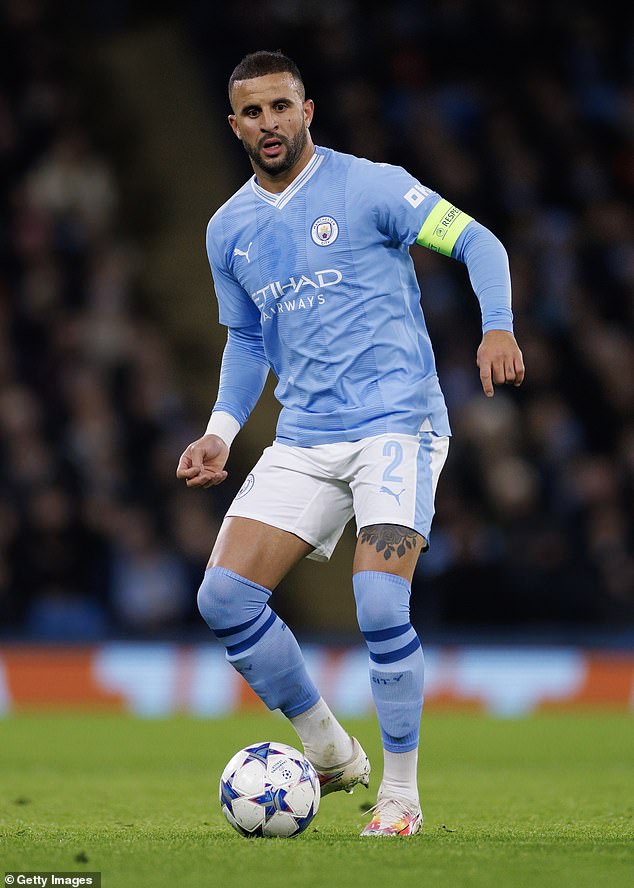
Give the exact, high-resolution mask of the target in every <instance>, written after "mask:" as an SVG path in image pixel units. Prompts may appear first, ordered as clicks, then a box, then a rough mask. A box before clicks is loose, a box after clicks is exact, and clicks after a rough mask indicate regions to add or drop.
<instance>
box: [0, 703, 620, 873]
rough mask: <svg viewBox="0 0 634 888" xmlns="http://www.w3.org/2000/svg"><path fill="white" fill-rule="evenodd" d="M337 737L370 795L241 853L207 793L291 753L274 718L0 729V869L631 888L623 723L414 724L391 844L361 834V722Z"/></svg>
mask: <svg viewBox="0 0 634 888" xmlns="http://www.w3.org/2000/svg"><path fill="white" fill-rule="evenodd" d="M346 726H347V727H348V728H349V729H350V730H351V731H353V732H354V733H355V734H356V735H357V736H358V737H359V739H360V740H361V742H362V743H363V744H364V746H365V747H366V750H367V751H368V753H369V754H370V757H371V759H372V760H373V762H374V763H375V773H374V775H373V780H372V784H371V788H370V791H365V790H363V789H361V788H357V790H356V791H355V793H354V794H353V795H345V794H343V793H337V794H335V795H331V796H328V797H327V798H326V799H324V800H323V803H322V807H321V809H320V812H319V814H318V816H317V818H316V819H315V820H314V821H313V823H312V824H311V826H310V827H309V828H308V830H307V831H306V832H305V833H304V834H303V835H301V836H299V837H297V838H295V839H273V840H271V839H269V840H266V839H254V840H247V839H243V838H241V837H240V836H238V835H237V834H236V833H234V832H233V831H232V830H231V829H230V827H229V825H228V824H227V823H226V822H225V821H224V819H223V817H222V815H221V813H220V808H219V805H218V801H217V784H218V779H219V776H220V773H221V771H222V768H223V767H224V765H225V763H226V762H227V760H228V759H229V758H230V756H231V755H232V754H233V753H234V752H235V751H236V750H238V749H239V748H241V747H242V746H245V745H247V744H248V743H251V742H255V741H258V740H270V739H276V740H281V741H283V742H287V743H292V744H293V743H295V742H296V741H295V739H294V735H293V733H292V730H291V729H290V728H289V726H288V725H287V724H286V723H285V721H284V720H283V719H282V718H281V717H276V716H271V715H268V714H262V715H243V716H236V717H232V718H229V719H225V720H218V721H214V720H211V721H207V720H197V719H193V718H186V717H182V718H172V719H167V720H156V721H155V720H139V719H135V718H132V717H125V716H111V715H103V716H88V715H83V716H80V715H63V716H62V715H57V716H53V715H50V716H47V715H32V716H21V717H12V718H8V719H5V720H3V721H2V720H0V860H1V861H2V863H3V866H2V867H1V868H0V870H1V871H2V873H3V872H4V871H5V870H47V869H59V870H65V871H69V870H74V871H78V872H81V871H95V870H100V871H101V872H102V874H103V876H102V878H103V883H102V884H103V885H104V886H106V888H119V886H123V888H128V886H130V888H132V886H143V888H146V886H148V888H149V886H152V888H163V886H172V885H173V886H177V888H190V886H191V888H193V886H203V885H204V886H218V888H232V886H249V888H250V886H254V888H269V886H285V888H286V886H289V885H290V886H302V888H313V886H314V888H317V886H319V888H322V886H328V885H330V884H332V885H335V886H343V888H348V886H350V888H352V886H365V885H370V886H377V888H378V886H389V888H401V886H403V888H406V886H409V885H410V884H412V883H413V884H416V885H425V886H433V888H444V886H447V888H461V886H469V888H480V886H482V888H484V886H487V888H491V886H494V888H506V886H513V888H524V886H526V888H529V886H530V888H550V886H553V888H555V886H556V888H563V886H566V888H567V886H571V888H572V886H574V888H586V886H587V888H595V886H603V885H605V886H608V885H609V886H611V888H615V886H618V888H620V886H626V885H627V886H631V885H633V884H634V816H633V815H634V720H633V719H632V718H631V717H628V716H626V715H622V716H619V715H589V714H584V715H581V714H578V715H565V714H557V715H554V714H553V715H542V716H539V717H533V718H526V719H517V720H503V721H500V720H495V719H492V718H488V717H484V716H477V715H457V714H452V715H449V714H435V713H430V714H427V715H426V716H425V717H424V721H423V757H422V761H421V768H420V783H421V787H422V792H423V796H422V798H423V809H424V812H425V827H424V831H423V833H422V834H421V835H420V836H417V837H415V838H412V839H396V840H393V839H361V838H359V836H358V833H359V830H360V828H361V827H362V825H363V823H364V822H365V819H364V816H363V813H362V810H361V808H362V807H365V806H367V805H368V804H370V803H372V802H373V801H374V793H375V792H376V788H377V784H378V780H379V777H380V770H381V767H380V765H381V762H380V743H379V736H378V729H377V727H376V724H375V722H374V721H373V720H371V719H367V720H362V721H351V722H346Z"/></svg>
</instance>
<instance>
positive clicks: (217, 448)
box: [176, 435, 229, 487]
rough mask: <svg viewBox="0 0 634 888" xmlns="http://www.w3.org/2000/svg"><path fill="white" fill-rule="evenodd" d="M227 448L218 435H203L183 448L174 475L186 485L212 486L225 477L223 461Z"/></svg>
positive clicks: (227, 455)
mask: <svg viewBox="0 0 634 888" xmlns="http://www.w3.org/2000/svg"><path fill="white" fill-rule="evenodd" d="M228 457H229V448H228V447H227V445H226V444H225V442H224V441H223V440H222V438H219V437H218V435H203V437H202V438H199V439H198V441H194V442H193V444H190V445H189V447H187V448H186V449H185V451H184V452H183V455H182V456H181V458H180V459H179V461H178V468H177V469H176V477H177V478H183V479H184V481H185V483H186V484H187V486H188V487H213V486H214V485H216V484H222V482H223V481H224V480H225V478H226V477H227V473H226V472H225V470H224V468H225V463H226V462H227V459H228Z"/></svg>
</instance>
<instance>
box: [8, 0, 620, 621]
mask: <svg viewBox="0 0 634 888" xmlns="http://www.w3.org/2000/svg"><path fill="white" fill-rule="evenodd" d="M115 5H117V6H118V7H119V8H120V10H121V9H122V7H125V6H126V4H115ZM40 9H45V5H42V4H38V3H35V2H29V3H17V2H16V3H9V4H7V5H6V6H5V7H4V11H3V12H2V13H1V16H2V18H1V20H0V24H1V26H2V27H1V30H2V37H1V41H2V45H1V54H0V69H1V70H2V79H1V83H2V85H1V87H0V171H1V172H0V175H1V176H2V184H3V187H2V196H1V197H0V208H1V209H0V213H1V215H2V235H1V241H0V250H1V253H2V270H1V276H0V339H1V346H0V453H1V455H2V472H1V475H0V478H1V482H0V483H1V486H0V618H1V620H2V624H3V625H4V626H5V627H9V631H11V632H13V633H14V634H16V633H22V634H26V635H28V636H37V637H44V638H63V637H79V638H90V637H99V636H100V635H102V634H104V633H113V632H114V633H124V634H133V635H134V634H141V635H153V634H156V633H160V632H166V631H167V632H173V631H180V630H184V629H188V628H192V627H196V626H197V625H198V624H199V620H198V617H197V614H196V612H195V604H194V600H195V594H194V593H195V589H196V588H197V586H198V582H199V576H200V572H201V570H202V568H203V567H204V564H205V560H206V557H207V554H208V550H209V546H210V543H211V541H212V539H213V536H214V533H215V532H216V529H217V522H218V520H219V518H220V517H221V515H213V514H211V512H210V511H209V510H210V509H211V508H212V505H211V502H210V501H203V500H202V499H201V498H196V499H195V500H194V499H191V498H188V497H187V493H186V491H184V490H183V491H181V490H180V489H179V488H178V487H177V486H176V483H175V480H174V479H173V473H174V465H175V461H176V459H177V457H178V454H179V452H180V449H181V444H182V443H183V441H186V440H188V438H193V437H195V436H196V435H197V434H198V433H199V430H197V429H196V428H195V427H194V425H193V424H192V421H191V417H190V416H188V415H187V410H186V408H185V406H184V402H183V400H182V397H181V395H180V394H179V392H178V391H177V390H176V389H175V381H174V380H175V374H174V372H173V368H172V366H171V358H170V353H169V346H168V343H167V340H166V338H165V335H164V333H162V332H161V330H160V329H159V328H158V327H157V325H156V324H155V323H153V321H152V319H151V318H148V315H147V312H146V311H142V310H140V308H139V303H138V300H137V287H136V280H135V275H136V273H137V269H138V265H139V263H140V262H141V261H142V248H141V247H140V246H139V244H142V231H140V232H137V235H136V238H135V240H136V246H133V245H132V244H131V243H129V242H126V241H124V239H123V238H122V235H121V206H122V201H123V196H122V194H121V189H120V184H119V182H118V179H117V174H116V172H115V169H114V168H113V164H112V162H111V161H110V160H109V158H108V156H107V153H106V151H105V148H104V146H101V145H99V146H98V145H96V144H95V143H94V140H93V138H92V134H91V129H90V125H89V119H90V118H89V116H88V115H87V112H86V107H85V105H84V104H83V102H82V89H81V84H80V83H79V82H77V81H76V80H75V79H73V74H72V68H71V67H70V66H68V65H67V64H66V62H65V54H64V52H63V45H64V44H63V34H62V33H61V31H58V30H56V29H55V27H52V26H51V25H50V23H48V20H47V19H46V16H45V14H44V13H41V12H40V11H39V10H40ZM185 9H186V10H187V14H186V16H185V17H184V19H183V21H184V23H185V24H186V25H187V27H188V28H189V32H190V34H191V39H192V51H195V50H194V47H197V48H198V50H199V55H200V61H201V64H202V65H203V66H205V70H206V71H207V74H208V81H209V95H210V101H211V112H210V113H213V114H216V115H217V114H219V113H220V114H224V113H225V110H226V92H225V85H226V81H227V79H228V75H229V74H230V72H231V70H232V68H233V66H234V65H235V63H236V61H237V60H238V59H239V58H240V56H241V55H242V54H243V53H245V52H248V51H252V50H254V49H257V48H278V47H279V48H282V49H283V50H284V51H285V52H287V53H288V54H289V55H291V56H292V57H294V58H295V59H296V61H297V62H298V63H299V65H300V68H301V69H302V71H303V74H304V78H305V81H306V84H307V88H308V94H309V95H310V96H313V97H315V99H316V104H317V113H316V119H315V124H314V126H313V128H312V131H313V137H314V139H315V141H316V142H317V143H318V144H325V145H329V146H331V147H334V148H337V149H339V150H343V151H350V152H352V153H355V154H359V155H361V156H365V157H369V158H371V159H373V160H379V161H388V162H392V163H399V164H402V165H403V166H405V167H407V168H408V169H409V171H410V172H412V173H413V174H415V175H417V176H418V177H419V178H420V179H421V181H422V182H423V183H424V184H425V185H428V186H430V187H433V188H434V189H435V190H437V191H439V192H440V193H441V194H443V196H445V197H447V198H448V199H450V200H451V201H452V202H454V203H456V204H457V205H458V206H460V207H461V208H463V209H465V210H466V211H467V212H469V213H471V214H472V215H474V216H475V217H476V218H477V219H478V220H479V221H481V222H483V223H484V224H486V225H488V226H489V227H490V228H492V229H493V231H495V232H496V233H497V234H498V235H499V236H500V238H501V239H502V241H503V242H504V244H505V245H506V247H507V249H508V251H509V254H510V259H511V271H512V277H513V286H514V309H515V317H516V332H517V336H518V340H519V342H520V346H521V347H522V349H523V351H524V356H525V361H526V366H527V380H526V383H525V385H524V387H523V388H522V389H521V390H515V389H513V390H511V391H505V390H503V389H502V390H498V391H497V394H496V396H495V398H494V399H493V400H492V401H489V400H487V399H485V398H484V397H483V396H482V394H481V391H480V388H479V379H478V375H477V370H476V368H475V363H474V362H475V350H476V348H477V345H478V341H479V339H478V321H479V318H478V306H477V302H476V300H475V299H474V298H473V296H472V295H471V293H470V289H469V286H468V280H467V277H466V273H465V272H464V269H462V267H460V266H458V265H457V263H451V262H449V261H448V260H446V259H443V258H441V257H439V256H436V255H434V254H431V253H429V252H427V251H425V250H421V249H416V250H414V251H413V253H414V258H415V264H416V267H417V270H418V271H419V273H420V280H421V287H422V292H423V307H424V310H425V314H426V317H427V321H428V326H429V328H430V332H431V334H432V340H433V342H434V345H435V351H436V356H437V361H438V369H439V375H440V379H441V384H442V386H443V389H444V391H445V395H446V398H447V402H448V406H449V411H450V417H451V420H452V426H453V431H454V436H455V437H454V440H453V445H452V450H451V454H450V459H449V462H448V465H447V467H446V469H445V473H444V475H443V478H442V480H441V485H440V489H439V497H438V502H437V517H436V523H435V527H434V531H433V534H432V547H431V550H430V552H429V554H428V555H426V556H425V557H424V558H422V559H421V562H420V567H419V571H418V574H417V577H416V581H415V582H416V586H417V594H416V595H415V596H414V602H415V617H417V618H418V620H419V621H420V622H421V626H422V625H424V626H425V627H427V628H429V629H433V628H434V627H435V628H438V629H441V630H442V629H448V628H451V627H458V626H467V627H468V626H478V625H489V626H496V625H497V626H505V627H520V626H523V627H527V626H541V627H546V626H552V625H555V624H556V625H559V626H561V627H564V626H567V625H576V626H578V627H579V626H586V627H594V628H610V627H614V628H615V629H619V628H621V629H622V628H623V627H624V626H628V625H629V626H630V627H634V556H633V552H634V545H633V544H634V332H633V331H634V237H633V216H632V206H633V204H632V196H633V191H634V53H633V52H632V50H633V49H634V33H633V32H632V31H631V30H629V31H628V30H627V28H626V26H625V24H624V22H623V20H622V19H621V20H619V19H618V18H617V17H616V15H612V13H610V12H609V11H603V10H601V9H599V8H596V7H593V6H590V5H589V4H586V3H571V2H557V0H555V2H553V3H552V4H550V5H549V6H548V7H544V6H542V5H541V4H538V5H535V6H534V7H533V6H531V5H530V4H525V3H521V2H517V0H504V2H502V0H491V2H488V3H487V4H483V3H479V2H467V0H448V2H446V3H443V4H436V5H433V6H429V5H427V4H426V5H424V6H423V5H421V4H420V3H414V2H410V0H394V2H392V3H390V4H381V6H380V9H379V7H378V6H377V7H374V6H373V5H372V4H371V5H370V6H368V4H363V3H360V2H341V3H337V4H331V5H330V6H329V7H328V8H327V9H324V7H323V5H317V4H311V3H303V2H299V0H295V2H293V0H288V2H275V3H264V2H260V3H255V2H236V3H233V4H223V5H222V7H217V6H216V5H215V4H206V3H200V2H198V3H196V2H194V3H190V4H185ZM123 20H125V16H124V15H123ZM93 113H94V112H93ZM228 138H229V137H227V139H228ZM227 144H229V142H228V143H227ZM231 150H236V149H235V148H233V147H232V149H231ZM244 173H245V178H246V175H247V174H248V168H247V165H246V160H245V162H244ZM237 184H239V183H236V185H237ZM211 209H213V208H211ZM194 531H195V532H194ZM562 631H563V630H562Z"/></svg>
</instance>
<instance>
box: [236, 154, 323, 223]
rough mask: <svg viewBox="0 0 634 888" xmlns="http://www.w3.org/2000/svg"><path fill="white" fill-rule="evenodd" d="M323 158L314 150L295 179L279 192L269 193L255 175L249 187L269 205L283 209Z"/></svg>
mask: <svg viewBox="0 0 634 888" xmlns="http://www.w3.org/2000/svg"><path fill="white" fill-rule="evenodd" d="M323 160H324V155H323V154H319V153H318V152H317V151H315V153H314V154H313V156H312V157H311V159H310V160H309V161H308V163H307V164H306V166H305V167H304V169H303V170H302V171H301V173H300V174H299V176H297V178H296V179H293V181H292V182H291V184H290V185H289V186H288V187H287V188H285V189H284V191H281V192H280V193H279V194H271V192H270V191H266V190H265V189H264V188H262V186H261V185H258V182H257V179H256V177H255V176H252V177H251V179H250V182H251V188H252V189H253V192H254V193H255V194H256V195H257V196H258V197H259V198H261V199H262V200H263V201H264V202H265V203H267V204H270V206H272V207H275V209H277V210H282V209H284V207H285V206H286V204H287V203H288V202H289V201H290V200H292V199H293V198H294V197H295V195H296V194H297V192H298V191H300V190H301V189H302V188H303V187H304V185H305V184H306V182H308V180H309V179H312V177H313V176H314V175H315V173H316V172H317V170H318V169H319V167H320V166H321V164H322V163H323Z"/></svg>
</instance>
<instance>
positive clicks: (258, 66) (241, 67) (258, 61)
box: [229, 49, 305, 101]
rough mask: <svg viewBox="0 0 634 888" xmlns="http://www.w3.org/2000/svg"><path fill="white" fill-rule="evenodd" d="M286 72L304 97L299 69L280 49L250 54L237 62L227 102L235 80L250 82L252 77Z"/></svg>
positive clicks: (262, 50) (230, 81)
mask: <svg viewBox="0 0 634 888" xmlns="http://www.w3.org/2000/svg"><path fill="white" fill-rule="evenodd" d="M284 72H288V73H289V74H290V75H291V77H292V78H293V80H294V81H295V82H296V83H297V85H298V87H299V90H300V92H301V94H302V97H303V96H304V95H305V91H304V81H303V80H302V75H301V74H300V71H299V68H298V67H297V65H296V64H295V62H294V61H293V60H292V59H289V57H288V56H287V55H284V53H283V52H282V50H281V49H277V50H275V52H269V51H268V50H266V49H261V50H258V52H250V53H249V54H248V55H245V57H244V58H243V59H242V61H240V62H238V64H237V65H236V66H235V68H234V69H233V73H232V74H231V77H230V78H229V101H231V90H232V89H233V85H234V83H235V82H236V81H237V80H251V79H252V78H253V77H264V76H266V75H267V74H282V73H284Z"/></svg>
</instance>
